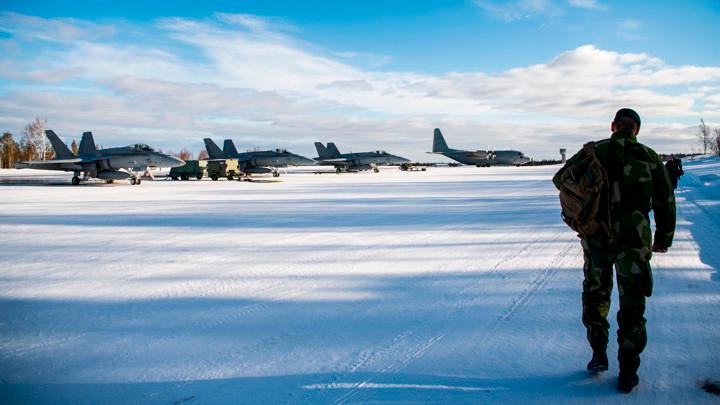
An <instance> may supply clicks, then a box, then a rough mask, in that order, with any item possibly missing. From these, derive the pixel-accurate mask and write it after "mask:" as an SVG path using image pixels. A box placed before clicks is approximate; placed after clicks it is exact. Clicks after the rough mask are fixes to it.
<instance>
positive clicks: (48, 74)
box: [0, 0, 720, 158]
mask: <svg viewBox="0 0 720 405" xmlns="http://www.w3.org/2000/svg"><path fill="white" fill-rule="evenodd" d="M110 3H112V4H107V3H104V2H77V1H64V2H46V1H33V0H30V1H22V2H14V1H10V2H3V3H2V6H1V7H0V11H2V12H3V16H2V18H0V44H1V45H2V47H3V50H4V51H5V54H6V55H7V56H8V57H7V59H6V61H5V62H3V64H2V65H0V68H2V69H0V97H2V98H0V103H1V104H0V107H2V110H4V114H0V115H2V116H1V117H0V125H2V126H3V129H8V130H11V131H13V132H15V133H19V132H20V131H21V129H22V123H23V122H27V121H29V120H30V119H32V118H33V117H34V116H36V115H39V116H46V117H48V120H49V122H50V124H51V126H53V127H54V128H58V129H60V130H61V131H67V132H68V135H67V136H72V135H70V134H71V133H79V132H82V130H84V129H85V128H87V127H88V126H90V127H91V128H89V129H91V130H94V131H95V132H96V136H97V137H98V138H99V139H102V138H103V137H105V138H106V139H108V141H109V142H121V143H123V141H125V140H127V141H130V140H136V139H135V138H145V139H144V140H145V141H147V142H148V143H153V144H157V145H159V146H162V147H164V148H166V149H180V148H182V147H189V148H191V149H195V150H197V149H199V148H200V147H201V145H202V144H201V139H200V138H201V137H202V136H212V137H216V138H221V137H234V138H235V139H236V142H238V143H239V144H245V145H247V147H274V146H287V147H290V148H294V149H297V150H298V151H300V152H302V153H306V154H312V152H313V150H312V141H315V140H322V141H336V142H338V144H340V145H341V146H342V145H348V146H347V149H354V150H359V149H376V148H378V147H383V148H386V149H389V150H390V151H391V152H395V153H399V154H402V153H405V154H407V155H410V156H411V157H414V158H427V157H426V156H424V155H422V152H424V151H425V150H427V148H428V145H427V144H428V143H429V140H430V138H431V136H430V134H431V132H432V129H433V128H434V127H435V126H441V127H443V129H444V132H445V133H446V137H447V138H448V142H449V143H450V144H451V146H457V147H463V148H484V147H485V146H487V145H491V144H492V146H494V147H496V148H501V147H513V148H517V149H520V150H523V151H525V152H527V153H529V154H530V155H534V157H537V158H543V157H552V156H554V155H555V154H556V153H555V151H556V150H557V148H558V146H559V145H558V144H559V143H562V144H563V145H562V146H565V147H568V148H571V149H572V148H573V147H576V146H578V145H579V144H581V143H582V141H583V139H585V138H587V137H593V136H598V137H599V136H604V135H605V132H607V131H606V127H607V125H606V124H607V121H608V116H611V115H612V112H613V111H609V110H612V109H614V108H615V107H618V108H619V107H623V106H625V104H622V103H626V104H627V103H635V105H633V106H635V107H636V108H637V109H638V110H640V112H641V114H642V115H644V116H647V118H648V119H647V120H645V122H648V126H647V127H646V128H644V130H645V134H646V135H647V138H646V139H647V140H648V143H649V144H651V145H652V146H654V147H656V149H658V150H661V151H665V150H667V151H675V150H688V149H690V148H691V144H692V142H693V140H692V138H693V130H692V127H693V126H694V125H695V124H696V123H697V122H698V120H699V118H700V117H701V116H702V117H704V118H705V120H706V121H708V122H710V123H717V122H719V121H720V117H719V116H718V115H717V110H718V109H719V108H718V106H720V90H718V89H720V83H719V81H718V77H719V76H720V75H718V70H719V69H720V68H718V67H719V66H720V47H718V46H717V40H716V38H718V37H720V29H719V28H718V25H717V20H718V17H720V2H717V1H696V2H650V1H637V2H614V1H602V0H595V1H594V0H568V1H560V0H521V1H508V2H500V1H487V0H476V1H445V2H440V1H396V2H380V1H351V2H336V1H333V2H331V1H319V2H312V3H304V2H273V1H243V2H232V3H229V4H228V3H226V2H220V1H212V0H211V1H203V2H177V1H175V2H169V1H156V2H140V1H125V2H116V3H115V2H110ZM626 3H631V4H626ZM53 30H55V34H53V33H52V32H53ZM53 35H54V36H55V37H53ZM268 49H270V50H275V51H276V52H271V51H267V50H268ZM627 76H629V77H630V79H629V80H627V82H623V80H624V78H625V77H627ZM190 89H192V90H190ZM191 94H194V95H195V96H194V97H193V96H191ZM180 96H182V97H185V98H189V99H195V102H193V101H192V100H185V101H183V102H182V103H180V102H178V100H177V98H178V97H180ZM588 106H590V107H588ZM166 109H167V110H166ZM109 111H111V112H112V114H108V112H109ZM610 118H611V117H610ZM159 122H163V124H162V125H160V124H159ZM508 128H513V129H512V130H511V131H508ZM56 132H59V131H56ZM645 134H644V135H645ZM453 141H455V142H453ZM124 143H128V142H124ZM454 144H457V145H454Z"/></svg>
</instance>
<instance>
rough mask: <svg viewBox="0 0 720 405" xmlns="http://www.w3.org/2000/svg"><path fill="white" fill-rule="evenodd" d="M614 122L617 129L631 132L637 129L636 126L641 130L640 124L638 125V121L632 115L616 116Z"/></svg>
mask: <svg viewBox="0 0 720 405" xmlns="http://www.w3.org/2000/svg"><path fill="white" fill-rule="evenodd" d="M613 123H614V124H615V129H617V130H625V131H630V132H633V131H635V129H636V128H637V129H638V130H640V126H639V125H638V123H637V122H635V120H634V119H632V118H630V117H625V116H620V117H615V120H614V121H613Z"/></svg>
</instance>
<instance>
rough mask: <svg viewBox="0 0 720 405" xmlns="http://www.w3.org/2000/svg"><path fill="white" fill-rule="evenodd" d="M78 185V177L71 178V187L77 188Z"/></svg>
mask: <svg viewBox="0 0 720 405" xmlns="http://www.w3.org/2000/svg"><path fill="white" fill-rule="evenodd" d="M78 184H80V177H78V176H73V178H72V185H73V186H77V185H78Z"/></svg>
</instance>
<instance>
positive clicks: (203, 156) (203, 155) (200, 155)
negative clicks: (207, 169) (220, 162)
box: [198, 149, 208, 160]
mask: <svg viewBox="0 0 720 405" xmlns="http://www.w3.org/2000/svg"><path fill="white" fill-rule="evenodd" d="M207 158H208V153H207V151H206V150H205V149H203V150H201V151H200V152H198V160H204V159H207Z"/></svg>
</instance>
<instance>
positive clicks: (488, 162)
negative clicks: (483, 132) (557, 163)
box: [429, 128, 532, 167]
mask: <svg viewBox="0 0 720 405" xmlns="http://www.w3.org/2000/svg"><path fill="white" fill-rule="evenodd" d="M429 153H437V154H440V155H443V156H446V157H449V158H450V159H452V160H456V161H458V162H460V163H462V164H466V165H475V166H478V167H481V166H499V165H508V166H509V165H515V166H520V165H524V164H525V163H528V162H530V160H532V159H530V158H528V157H526V156H525V155H524V154H523V153H522V152H519V151H516V150H476V151H470V150H460V149H450V148H448V146H447V143H445V138H443V135H442V133H441V132H440V129H439V128H435V134H434V137H433V150H432V152H429Z"/></svg>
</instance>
